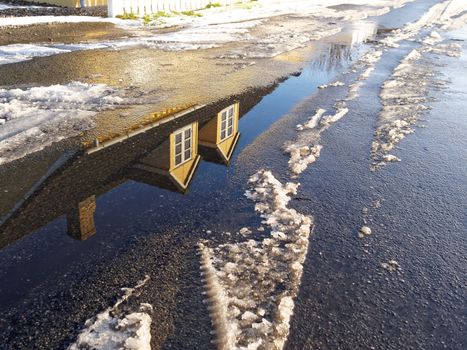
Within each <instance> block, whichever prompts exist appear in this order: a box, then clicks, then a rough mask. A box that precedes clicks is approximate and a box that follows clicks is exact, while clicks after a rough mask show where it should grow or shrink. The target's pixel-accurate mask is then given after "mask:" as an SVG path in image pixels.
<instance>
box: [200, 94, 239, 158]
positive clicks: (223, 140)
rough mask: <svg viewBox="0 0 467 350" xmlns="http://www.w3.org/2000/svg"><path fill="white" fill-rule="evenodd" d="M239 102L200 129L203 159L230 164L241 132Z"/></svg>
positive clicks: (225, 109)
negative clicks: (239, 128) (239, 127)
mask: <svg viewBox="0 0 467 350" xmlns="http://www.w3.org/2000/svg"><path fill="white" fill-rule="evenodd" d="M239 110H240V105H239V103H238V102H237V103H234V104H232V105H230V106H228V107H227V108H224V109H223V110H222V111H220V112H219V113H217V116H216V117H215V118H213V119H211V120H210V121H209V122H208V123H207V124H206V125H204V126H203V127H202V128H201V130H200V131H199V148H200V153H201V155H202V156H203V159H205V160H207V161H211V162H216V163H223V164H229V162H230V158H231V157H232V154H233V151H234V149H235V146H236V145H237V142H238V139H239V137H240V134H239V133H238V119H239Z"/></svg>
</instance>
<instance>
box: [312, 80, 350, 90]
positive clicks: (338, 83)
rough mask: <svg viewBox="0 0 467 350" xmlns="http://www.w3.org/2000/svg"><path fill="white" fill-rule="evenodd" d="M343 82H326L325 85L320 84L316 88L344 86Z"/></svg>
mask: <svg viewBox="0 0 467 350" xmlns="http://www.w3.org/2000/svg"><path fill="white" fill-rule="evenodd" d="M344 85H345V84H344V83H343V82H342V81H335V82H334V83H331V84H327V85H320V86H318V89H327V88H329V87H337V86H344Z"/></svg>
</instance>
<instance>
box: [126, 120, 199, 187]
mask: <svg viewBox="0 0 467 350" xmlns="http://www.w3.org/2000/svg"><path fill="white" fill-rule="evenodd" d="M200 159H201V157H200V156H199V154H198V122H197V121H196V122H193V123H190V124H187V125H185V126H184V127H182V128H180V129H177V130H175V131H174V132H172V133H171V134H170V136H169V138H168V139H167V140H165V141H164V142H163V143H162V144H161V145H160V146H159V147H157V148H156V149H154V150H153V151H151V152H150V153H149V154H148V155H146V156H144V157H142V158H141V159H139V160H138V161H137V162H136V163H135V164H133V165H132V166H131V167H130V168H129V169H128V173H127V177H128V178H129V179H131V180H134V181H138V182H143V183H146V184H148V185H151V186H157V187H161V188H164V189H167V190H170V191H174V192H180V193H185V192H186V191H187V190H188V187H189V186H190V183H191V180H192V178H193V175H194V173H195V171H196V169H197V167H198V164H199V161H200Z"/></svg>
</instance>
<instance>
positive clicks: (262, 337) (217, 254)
mask: <svg viewBox="0 0 467 350" xmlns="http://www.w3.org/2000/svg"><path fill="white" fill-rule="evenodd" d="M249 187H250V190H248V191H247V193H246V196H247V197H248V198H250V199H252V200H253V201H254V202H255V203H256V206H255V209H256V211H257V212H259V213H260V214H261V216H262V218H263V219H264V221H263V223H264V224H265V225H267V226H268V227H269V228H270V230H271V234H270V236H269V237H266V238H264V239H262V240H259V241H256V240H251V239H250V240H247V241H245V242H241V243H236V244H224V245H220V246H218V247H216V248H211V247H209V246H207V245H205V244H200V246H199V249H200V252H201V269H202V275H203V278H204V281H205V283H206V294H207V297H208V302H209V311H210V314H211V318H212V322H213V325H214V328H215V332H216V338H217V345H218V348H219V349H258V348H264V349H282V348H283V346H284V343H285V341H286V339H287V336H288V333H289V327H290V318H291V316H292V314H293V309H294V302H293V299H294V298H295V297H296V295H297V292H298V288H299V285H300V279H301V275H302V269H303V263H304V261H305V257H306V253H307V249H308V237H309V235H310V232H311V228H312V218H311V217H308V216H305V215H302V214H300V213H298V212H297V211H296V210H294V209H291V208H289V207H288V203H289V201H290V199H291V197H290V196H291V195H294V194H296V193H297V188H298V184H294V183H287V184H285V185H283V184H282V183H280V182H279V181H278V180H277V179H276V178H275V177H274V176H273V174H272V173H271V172H270V171H265V170H261V171H259V172H258V173H256V174H255V175H253V176H252V177H251V178H250V180H249Z"/></svg>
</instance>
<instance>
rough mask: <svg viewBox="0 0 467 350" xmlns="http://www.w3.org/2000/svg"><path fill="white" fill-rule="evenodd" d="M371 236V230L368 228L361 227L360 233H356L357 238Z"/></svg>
mask: <svg viewBox="0 0 467 350" xmlns="http://www.w3.org/2000/svg"><path fill="white" fill-rule="evenodd" d="M369 235H371V228H370V227H368V226H363V227H362V228H361V229H360V231H359V232H358V237H359V238H363V237H366V236H369Z"/></svg>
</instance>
